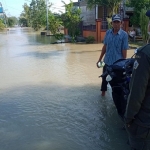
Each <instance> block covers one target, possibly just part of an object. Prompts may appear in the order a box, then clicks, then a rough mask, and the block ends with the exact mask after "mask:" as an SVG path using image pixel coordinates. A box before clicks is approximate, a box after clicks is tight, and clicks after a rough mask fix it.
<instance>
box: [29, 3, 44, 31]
mask: <svg viewBox="0 0 150 150" xmlns="http://www.w3.org/2000/svg"><path fill="white" fill-rule="evenodd" d="M29 16H30V20H32V27H33V28H34V29H35V30H39V29H40V28H41V27H43V26H45V25H46V4H45V0H32V1H31V3H30V8H29Z"/></svg>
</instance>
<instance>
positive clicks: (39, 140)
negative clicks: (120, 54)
mask: <svg viewBox="0 0 150 150" xmlns="http://www.w3.org/2000/svg"><path fill="white" fill-rule="evenodd" d="M1 37H2V38H0V72H1V73H0V79H1V84H0V135H1V136H0V149H1V150H20V149H21V150H120V149H122V150H127V149H129V147H128V145H127V144H126V141H127V135H126V132H125V131H122V130H121V128H122V125H123V123H122V122H121V121H120V120H119V118H118V116H117V113H116V109H115V107H114V104H113V102H112V99H111V96H110V93H109V92H110V90H109V92H108V93H107V95H106V98H101V97H100V92H99V87H100V79H99V78H98V75H99V74H100V73H101V71H102V70H101V69H100V70H98V69H97V68H96V67H95V60H97V56H98V55H99V51H97V50H98V46H99V45H88V47H87V45H76V44H58V45H57V44H53V45H52V44H48V43H47V42H49V40H48V38H50V37H44V38H47V39H44V40H42V39H41V38H43V37H41V36H40V35H39V34H37V33H36V32H33V31H31V30H28V29H26V28H25V29H23V28H15V29H12V31H11V30H10V33H8V34H1ZM42 43H43V44H42Z"/></svg>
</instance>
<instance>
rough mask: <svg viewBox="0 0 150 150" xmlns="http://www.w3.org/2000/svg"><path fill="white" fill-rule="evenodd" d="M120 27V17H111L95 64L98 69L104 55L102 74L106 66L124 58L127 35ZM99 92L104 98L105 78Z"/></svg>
mask: <svg viewBox="0 0 150 150" xmlns="http://www.w3.org/2000/svg"><path fill="white" fill-rule="evenodd" d="M121 25H122V20H121V16H120V15H119V14H116V15H113V16H112V29H109V30H108V31H107V32H106V35H105V38H104V45H103V48H102V52H101V54H100V57H99V59H98V62H97V67H99V66H98V63H99V62H100V61H102V58H103V56H104V55H105V57H104V63H105V66H104V67H103V72H105V70H106V67H107V66H109V65H112V64H113V63H114V62H115V61H117V60H118V59H122V58H126V55H127V49H128V34H127V33H126V32H125V31H123V30H122V29H121ZM101 91H102V93H101V95H102V96H105V92H106V91H107V81H106V77H103V78H102V85H101Z"/></svg>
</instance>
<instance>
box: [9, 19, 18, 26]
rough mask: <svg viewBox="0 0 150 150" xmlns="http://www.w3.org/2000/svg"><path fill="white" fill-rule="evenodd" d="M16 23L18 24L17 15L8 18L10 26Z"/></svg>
mask: <svg viewBox="0 0 150 150" xmlns="http://www.w3.org/2000/svg"><path fill="white" fill-rule="evenodd" d="M16 24H18V19H17V18H16V17H8V18H7V25H8V26H9V27H13V26H14V25H16Z"/></svg>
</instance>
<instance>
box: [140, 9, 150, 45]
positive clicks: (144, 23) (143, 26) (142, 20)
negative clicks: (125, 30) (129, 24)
mask: <svg viewBox="0 0 150 150" xmlns="http://www.w3.org/2000/svg"><path fill="white" fill-rule="evenodd" d="M146 11H147V9H142V10H141V13H140V27H141V32H142V38H143V42H144V43H146V42H147V40H148V36H149V35H148V33H147V31H148V29H147V28H148V22H149V18H148V17H146V16H145V13H146Z"/></svg>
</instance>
